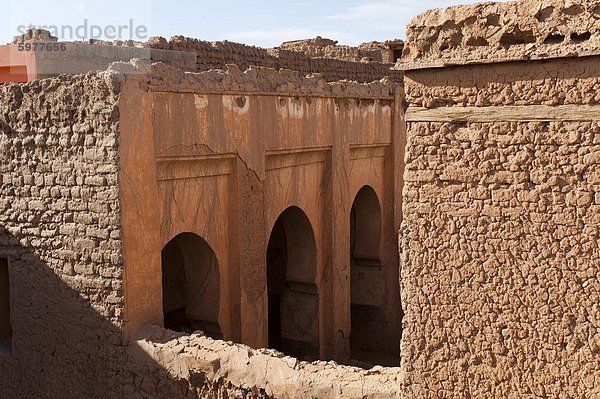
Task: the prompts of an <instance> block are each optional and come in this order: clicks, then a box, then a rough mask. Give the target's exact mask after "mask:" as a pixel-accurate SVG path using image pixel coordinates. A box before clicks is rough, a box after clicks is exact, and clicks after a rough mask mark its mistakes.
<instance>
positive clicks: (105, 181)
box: [0, 74, 125, 398]
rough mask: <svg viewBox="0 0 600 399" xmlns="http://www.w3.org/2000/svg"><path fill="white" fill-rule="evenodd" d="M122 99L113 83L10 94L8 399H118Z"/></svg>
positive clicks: (79, 81) (3, 142) (97, 79)
mask: <svg viewBox="0 0 600 399" xmlns="http://www.w3.org/2000/svg"><path fill="white" fill-rule="evenodd" d="M117 100H118V95H117V93H115V92H114V91H113V90H112V85H111V84H109V82H107V81H106V80H105V78H104V75H103V74H90V75H84V76H77V77H67V76H61V77H59V78H55V79H48V80H43V81H35V82H31V83H28V84H7V85H3V86H0V159H1V162H0V182H1V188H0V258H5V259H6V258H7V259H8V263H9V274H10V292H11V302H12V309H11V319H12V323H11V324H12V326H11V327H12V353H10V354H0V375H1V376H2V377H1V378H0V380H1V382H0V392H1V393H0V396H2V397H6V398H15V397H84V396H85V397H100V396H101V397H114V396H117V397H118V396H120V393H119V392H120V390H121V387H120V384H118V383H116V382H115V381H116V378H117V376H118V374H119V372H120V368H121V367H122V361H123V360H124V359H125V357H124V356H125V350H124V343H123V341H122V338H121V332H120V327H121V325H122V323H123V315H122V307H123V300H122V297H123V291H122V277H123V263H122V257H121V239H120V228H119V226H120V220H119V202H118V188H117V184H118V182H117V172H118V160H119V154H118V150H119V141H118V140H119V137H118V133H119V128H118V126H119V125H118V120H119V113H118V110H117V107H116V104H117Z"/></svg>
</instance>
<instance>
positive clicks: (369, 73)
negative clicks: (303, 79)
mask: <svg viewBox="0 0 600 399" xmlns="http://www.w3.org/2000/svg"><path fill="white" fill-rule="evenodd" d="M148 46H149V47H151V48H155V49H163V50H177V51H188V52H192V53H195V54H196V56H197V63H196V70H197V71H207V70H209V69H223V68H224V67H225V65H226V64H236V65H238V66H239V67H240V69H242V70H245V69H247V68H249V67H250V66H262V67H268V68H275V69H291V70H294V71H298V72H300V73H301V74H303V75H307V74H311V73H319V74H321V75H322V76H323V78H324V79H325V80H327V81H330V82H331V81H337V80H354V81H357V82H372V81H374V80H380V79H382V78H383V77H386V76H389V77H390V79H392V80H394V81H397V82H401V81H402V73H401V72H400V71H394V70H391V69H390V67H391V66H392V65H391V64H383V63H378V62H352V61H346V60H340V59H332V58H312V57H310V56H308V55H305V54H304V53H301V52H298V51H290V50H286V49H283V48H275V49H271V50H267V49H262V48H258V47H254V46H247V45H244V44H238V43H232V42H227V41H225V42H212V43H211V42H206V41H202V40H198V39H190V38H187V37H183V36H174V37H172V38H171V40H169V41H167V40H165V39H164V38H162V37H156V38H151V39H150V40H149V41H148Z"/></svg>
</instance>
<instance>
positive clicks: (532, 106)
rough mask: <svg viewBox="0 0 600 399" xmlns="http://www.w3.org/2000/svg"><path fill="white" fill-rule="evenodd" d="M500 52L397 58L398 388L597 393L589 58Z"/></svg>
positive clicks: (594, 150)
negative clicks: (402, 75) (463, 59)
mask: <svg viewBox="0 0 600 399" xmlns="http://www.w3.org/2000/svg"><path fill="white" fill-rule="evenodd" d="M509 4H510V3H509ZM525 4H528V3H525ZM482 7H483V6H482ZM486 7H488V6H486ZM489 7H499V6H496V5H494V6H492V5H489ZM507 7H511V8H513V7H516V6H514V5H512V4H511V5H509V6H507ZM450 12H451V11H446V12H444V11H440V14H444V15H446V14H445V13H450ZM456 14H457V15H458V14H459V11H456ZM502 15H504V14H502ZM474 18H475V17H474ZM421 22H422V21H421ZM421 22H419V24H420V23H421ZM425 24H432V25H433V24H434V22H432V21H428V22H425ZM417 25H418V23H416V22H415V23H413V24H412V26H417ZM422 43H423V42H421V41H419V42H417V43H416V44H415V43H409V44H408V46H409V47H411V46H412V47H411V48H415V46H418V45H421V44H422ZM434 56H435V55H434ZM502 56H503V55H502V54H500V55H499V57H500V58H499V59H498V60H499V61H500V62H501V63H496V64H492V65H484V64H478V65H463V66H454V67H446V68H443V69H428V67H430V66H431V64H430V63H429V57H428V56H426V55H423V58H422V59H419V58H417V59H416V60H411V61H409V65H408V68H409V69H411V70H409V71H407V72H406V87H405V88H406V95H407V101H408V103H409V104H410V106H409V108H408V111H407V114H406V120H407V140H408V144H407V149H406V153H407V157H406V162H407V164H406V172H405V187H404V200H403V222H402V228H401V231H400V247H401V295H402V303H403V306H404V310H405V312H406V313H405V318H404V322H403V327H404V330H403V338H402V346H401V353H402V358H403V359H402V367H403V373H405V374H404V375H405V379H404V380H403V384H404V385H403V386H404V388H403V394H404V395H405V396H406V397H444V398H450V397H456V398H462V397H477V398H480V397H503V398H524V397H577V398H591V397H598V395H599V394H600V378H599V376H600V366H599V363H598V359H599V356H600V330H599V326H600V306H599V305H598V303H599V300H600V283H599V281H598V278H599V277H600V273H599V267H598V265H599V264H600V255H599V253H600V252H599V248H598V243H599V236H600V231H599V229H598V225H599V221H600V178H599V176H600V175H599V174H598V163H599V162H600V156H599V154H600V125H599V118H598V115H599V113H598V111H599V110H600V106H599V101H600V99H599V98H598V96H597V87H598V85H599V84H600V68H598V61H599V60H598V58H597V57H588V58H579V59H577V58H571V59H561V58H557V59H549V60H544V61H529V62H527V63H525V62H520V63H515V62H512V63H508V61H510V58H509V59H502V58H501V57H502ZM437 57H438V59H439V60H441V63H442V64H443V63H445V62H448V63H452V61H451V57H450V56H448V58H445V55H444V53H443V52H442V53H437ZM488 61H489V60H488ZM488 61H483V60H482V61H481V62H488ZM419 62H422V63H423V65H422V66H421V67H419V65H418V64H419Z"/></svg>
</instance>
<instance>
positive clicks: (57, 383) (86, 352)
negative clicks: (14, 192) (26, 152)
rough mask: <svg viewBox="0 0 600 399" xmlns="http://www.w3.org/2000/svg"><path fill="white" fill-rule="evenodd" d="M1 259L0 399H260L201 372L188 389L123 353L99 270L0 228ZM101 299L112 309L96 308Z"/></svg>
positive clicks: (113, 290)
mask: <svg viewBox="0 0 600 399" xmlns="http://www.w3.org/2000/svg"><path fill="white" fill-rule="evenodd" d="M57 251H59V249H58V250H57ZM0 259H1V260H2V262H0V263H4V262H5V264H6V265H7V270H8V274H9V282H10V331H11V332H12V336H11V337H10V338H11V339H9V340H8V342H10V343H11V344H12V345H11V346H12V347H11V348H7V347H6V346H5V347H4V349H9V353H2V352H0V376H1V377H0V397H2V398H24V397H29V398H44V397H49V398H60V397H63V398H66V397H72V398H79V397H86V398H123V397H126V398H129V397H134V398H152V397H165V396H164V395H168V397H174V398H175V397H198V395H200V394H201V393H202V392H204V394H210V395H213V394H214V395H216V394H219V393H220V394H221V395H229V394H231V395H233V394H241V395H246V396H244V397H265V396H252V395H251V392H249V391H247V390H244V389H238V388H236V387H233V386H231V385H230V384H226V383H223V384H219V385H218V386H217V385H215V384H214V383H212V382H209V381H204V380H203V379H202V376H197V377H196V379H195V380H194V381H193V384H194V385H195V387H194V388H191V385H190V382H189V381H188V380H186V379H174V378H171V376H170V375H169V373H168V372H167V371H166V370H164V368H163V367H162V366H161V365H160V364H159V363H157V361H155V359H152V358H151V357H150V356H148V355H147V354H145V353H144V352H143V351H140V350H128V348H127V345H128V342H127V341H126V339H125V338H124V337H123V334H122V330H121V326H120V325H118V323H113V322H111V321H110V319H111V318H112V319H113V320H119V319H120V318H121V311H120V309H121V308H122V304H121V297H120V295H117V294H119V293H120V292H121V291H120V287H113V286H112V284H110V283H108V284H107V283H106V282H107V280H106V279H103V277H101V276H103V270H93V271H92V270H88V271H86V272H85V273H88V274H87V275H85V276H84V275H82V274H78V273H74V272H73V270H69V267H70V266H69V265H64V264H61V265H60V266H53V264H49V262H45V261H44V260H42V259H40V257H39V256H38V255H37V254H36V251H35V250H34V249H33V248H31V247H29V246H23V245H22V244H21V243H20V242H19V240H18V239H17V238H16V237H15V236H14V235H12V234H10V233H9V232H8V231H7V229H6V227H5V226H3V225H0ZM61 263H62V262H61ZM57 264H58V263H57ZM0 266H1V265H0ZM0 273H1V272H0ZM92 273H94V274H93V276H92ZM113 284H114V281H113ZM2 288H5V287H2V285H1V284H0V289H2ZM0 294H6V293H5V292H4V293H0ZM106 298H108V301H109V302H110V301H114V302H117V304H116V305H117V306H116V307H115V308H107V307H103V306H102V305H97V306H96V304H99V303H102V302H101V301H102V299H106ZM0 305H1V303H0ZM1 308H2V307H1V306H0V309H1ZM115 309H116V310H115ZM115 313H116V314H115ZM2 321H3V320H2V318H1V317H0V322H2ZM2 333H3V334H5V335H6V329H4V330H2ZM9 334H10V332H9Z"/></svg>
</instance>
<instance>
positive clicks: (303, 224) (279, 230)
mask: <svg viewBox="0 0 600 399" xmlns="http://www.w3.org/2000/svg"><path fill="white" fill-rule="evenodd" d="M316 276H317V245H316V242H315V237H314V233H313V229H312V226H311V224H310V221H309V220H308V217H307V216H306V214H305V213H304V212H303V211H302V210H301V209H300V208H298V207H290V208H288V209H286V210H285V211H284V212H283V213H282V214H281V215H280V216H279V218H278V219H277V221H276V222H275V225H274V226H273V230H272V231H271V237H270V239H269V246H268V248H267V288H268V299H269V325H268V328H269V347H270V348H273V349H277V350H280V351H282V352H285V353H286V354H288V355H292V356H295V357H297V358H300V359H310V360H314V359H317V358H318V357H319V293H318V288H317V284H316Z"/></svg>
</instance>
